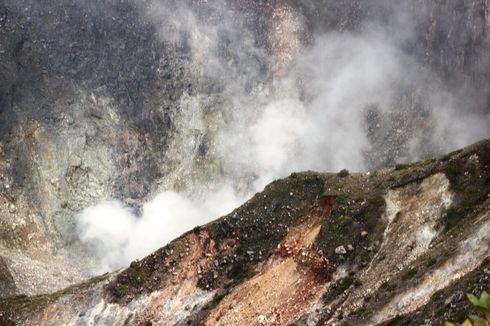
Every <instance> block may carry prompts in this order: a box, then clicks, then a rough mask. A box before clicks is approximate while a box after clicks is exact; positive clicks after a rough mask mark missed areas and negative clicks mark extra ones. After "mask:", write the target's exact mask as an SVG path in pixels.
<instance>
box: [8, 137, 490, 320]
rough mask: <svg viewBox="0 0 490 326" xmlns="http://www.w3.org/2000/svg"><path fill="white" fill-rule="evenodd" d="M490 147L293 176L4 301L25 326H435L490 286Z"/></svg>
mask: <svg viewBox="0 0 490 326" xmlns="http://www.w3.org/2000/svg"><path fill="white" fill-rule="evenodd" d="M489 153H490V142H489V141H488V140H487V141H483V142H480V143H477V144H475V145H473V146H471V147H468V148H467V149H465V150H462V151H457V152H455V153H451V154H449V155H446V156H444V157H442V158H439V159H431V160H427V161H421V162H418V163H414V164H408V165H398V166H397V167H396V168H393V169H384V170H380V171H371V172H368V173H362V174H359V173H358V174H350V175H346V174H322V173H313V172H308V173H297V174H292V175H291V176H289V177H288V178H286V179H282V180H278V181H275V182H273V183H271V184H270V185H268V186H267V187H266V188H265V190H264V191H263V192H261V193H258V194H256V195H255V196H254V197H253V198H252V199H251V200H250V201H248V202H247V203H245V204H244V205H243V206H241V207H239V208H237V209H236V210H235V211H233V212H232V213H231V214H229V215H227V216H225V217H223V218H220V219H218V220H216V221H214V222H212V223H210V224H207V225H204V226H200V227H196V228H195V229H194V230H192V231H189V232H187V233H186V234H184V235H182V236H181V237H180V238H178V239H176V240H174V241H173V242H171V243H170V244H169V245H168V246H166V247H163V248H162V249H160V250H158V251H156V252H154V253H152V254H151V255H149V256H148V257H146V258H144V259H143V260H141V261H135V262H133V263H131V266H130V267H129V268H127V269H125V270H123V271H121V272H118V273H113V274H106V275H103V276H101V277H98V278H94V279H92V280H90V281H88V282H86V283H83V284H80V285H77V286H73V287H70V288H67V289H65V290H62V291H59V292H56V293H53V294H49V295H40V296H34V297H26V296H17V297H8V298H5V299H0V310H1V311H2V312H3V314H2V316H3V317H2V318H4V322H6V323H9V322H10V323H12V322H15V323H19V324H28V325H61V324H72V325H91V324H96V325H109V324H110V325H123V324H131V325H150V324H152V325H169V324H171V325H194V324H206V325H289V324H292V323H293V324H297V325H316V324H322V325H344V324H345V325H415V324H417V325H418V324H425V325H440V324H442V323H443V321H444V320H445V319H452V320H458V319H461V318H462V317H464V316H465V315H467V314H468V313H469V312H470V311H471V309H470V307H468V305H467V304H466V302H465V299H464V296H463V293H466V292H473V293H478V292H481V291H482V290H483V289H485V288H486V287H488V284H489V278H490V275H489V267H490V265H489V264H490V263H489V259H490V258H489V257H490V247H489V244H490V238H489V237H490V215H489V211H490V210H489V208H490V207H489V204H490V201H489V200H490V199H489V194H490V169H489V164H490V156H489Z"/></svg>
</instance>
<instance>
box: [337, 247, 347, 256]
mask: <svg viewBox="0 0 490 326" xmlns="http://www.w3.org/2000/svg"><path fill="white" fill-rule="evenodd" d="M335 253H336V254H337V255H345V254H346V253H347V250H345V247H344V246H339V247H337V248H335Z"/></svg>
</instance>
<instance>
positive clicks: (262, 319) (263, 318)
mask: <svg viewBox="0 0 490 326" xmlns="http://www.w3.org/2000/svg"><path fill="white" fill-rule="evenodd" d="M257 319H258V321H259V323H260V324H262V325H265V316H264V315H260V316H259V317H258V318H257Z"/></svg>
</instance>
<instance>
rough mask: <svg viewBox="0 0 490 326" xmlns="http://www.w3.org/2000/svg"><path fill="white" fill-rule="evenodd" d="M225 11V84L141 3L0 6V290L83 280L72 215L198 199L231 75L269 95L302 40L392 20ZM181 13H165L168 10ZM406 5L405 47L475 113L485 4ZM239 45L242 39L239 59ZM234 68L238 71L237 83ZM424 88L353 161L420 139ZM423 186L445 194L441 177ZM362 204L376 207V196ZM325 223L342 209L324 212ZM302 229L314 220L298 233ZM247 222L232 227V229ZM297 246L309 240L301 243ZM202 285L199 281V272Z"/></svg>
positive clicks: (482, 81)
mask: <svg viewBox="0 0 490 326" xmlns="http://www.w3.org/2000/svg"><path fill="white" fill-rule="evenodd" d="M225 2H226V4H227V6H229V7H227V8H231V9H232V11H234V12H237V13H239V16H240V17H242V18H243V17H245V18H243V22H241V23H240V24H239V27H240V30H239V34H240V38H238V41H236V40H235V43H237V44H235V43H233V42H234V40H233V38H232V37H231V36H230V35H228V34H226V33H225V36H223V38H222V39H220V41H219V42H218V43H219V56H218V58H219V60H218V61H219V62H218V63H219V64H223V66H226V65H225V64H224V63H226V64H227V65H228V64H229V66H230V67H231V68H229V70H224V73H223V75H228V74H229V75H230V76H231V77H229V78H221V76H218V77H219V78H218V77H217V76H215V75H214V74H213V73H211V72H210V71H209V69H208V68H209V67H208V65H209V64H208V62H206V60H205V59H203V58H202V55H203V54H202V52H205V51H204V50H203V49H204V48H205V47H204V43H205V42H200V41H199V42H192V40H193V37H194V39H195V38H196V37H197V36H199V35H200V34H199V31H196V30H191V32H189V33H187V32H188V31H186V33H181V34H178V35H177V36H178V37H176V38H169V37H168V35H167V34H166V31H171V30H172V28H173V25H172V22H168V23H167V21H166V20H164V22H161V21H157V22H155V21H154V20H153V19H152V17H151V14H149V12H150V13H151V11H152V9H153V8H155V7H151V5H152V4H155V3H157V2H155V1H153V2H152V1H147V2H144V4H143V5H142V4H141V3H143V2H136V1H128V0H105V1H102V0H90V1H74V0H63V1H57V0H48V1H43V2H42V4H41V3H39V2H37V1H32V0H15V1H14V0H0V67H1V69H0V261H1V263H0V275H5V277H2V282H4V283H1V284H0V293H1V294H12V293H14V292H15V293H17V294H28V295H32V294H38V293H49V292H52V291H54V290H58V289H62V288H65V287H66V286H68V285H70V284H75V283H78V282H80V281H81V280H84V279H87V278H89V277H90V276H93V271H94V267H96V262H94V258H93V253H92V252H91V251H90V248H86V247H85V246H83V245H82V244H81V243H80V242H79V241H78V233H77V231H76V216H77V214H78V213H79V212H80V211H81V210H82V209H83V208H85V207H87V206H91V205H93V204H96V203H97V202H99V201H101V200H105V199H110V198H119V199H121V200H122V201H123V202H124V203H125V204H127V205H128V206H130V207H134V208H135V209H136V210H137V209H138V208H139V207H140V206H141V205H142V203H143V202H145V200H147V199H148V198H151V196H152V195H154V194H155V193H158V192H159V191H161V190H168V189H175V190H179V191H188V192H191V193H192V192H193V191H196V192H199V191H204V190H202V189H198V190H196V189H195V188H196V187H195V185H196V184H197V185H200V184H204V186H203V187H202V188H204V189H206V188H207V187H209V188H212V187H213V186H214V185H213V182H216V183H218V182H219V180H221V179H222V178H223V170H226V169H225V167H224V164H223V162H222V161H221V160H220V158H219V157H217V156H218V155H217V154H216V149H215V147H216V142H217V140H216V139H215V138H216V133H217V130H219V128H220V127H221V126H223V125H225V124H226V123H227V122H228V121H226V116H227V114H230V113H229V110H228V109H229V108H234V105H235V103H234V100H235V99H234V98H233V95H234V93H233V92H231V91H230V89H229V88H227V86H228V83H229V82H230V80H232V79H233V80H234V79H237V80H239V83H240V86H242V87H243V88H244V89H246V90H247V95H249V96H250V97H252V98H253V97H254V96H255V94H256V93H255V92H258V91H257V89H259V90H260V89H262V88H271V89H273V88H274V87H275V86H274V85H273V82H271V80H272V81H274V80H275V79H278V76H280V75H281V74H283V73H284V71H285V70H286V71H287V64H288V63H289V62H291V61H293V59H294V57H295V56H296V55H297V54H298V53H299V52H300V50H301V49H303V48H306V47H308V46H309V45H310V44H311V43H312V42H313V40H314V36H315V35H316V33H319V32H321V33H326V32H330V31H338V32H346V31H358V30H360V29H362V28H364V27H363V26H364V23H365V22H366V21H374V22H378V23H379V22H384V21H385V20H386V19H388V20H390V19H391V20H392V19H394V18H393V17H396V16H391V13H390V8H391V5H390V2H389V1H355V0H352V1H337V0H335V1H333V0H328V1H304V2H301V4H298V2H297V1H225ZM179 3H181V2H180V1H166V2H165V5H167V6H168V8H172V9H173V8H177V7H178V6H179ZM404 3H406V1H400V5H402V6H405V7H404V9H405V10H406V11H407V12H413V13H416V17H418V20H419V21H416V22H415V23H414V25H415V26H416V27H417V28H416V29H415V32H414V33H415V34H416V37H415V38H414V39H411V40H410V42H408V43H407V44H404V46H403V48H404V49H405V50H406V51H407V52H408V53H410V54H413V55H414V56H415V57H416V58H417V60H418V61H420V63H421V65H422V67H423V68H424V69H427V70H431V71H434V73H435V74H436V75H437V76H438V77H439V78H440V79H441V80H443V81H444V83H446V82H447V83H448V84H449V85H450V87H451V88H450V90H451V91H455V90H456V89H458V90H461V89H465V90H467V89H469V90H471V93H470V95H469V96H468V97H465V98H464V99H468V98H471V101H464V103H457V106H458V107H459V106H460V107H461V108H465V110H468V112H484V113H486V114H488V108H489V103H490V102H489V101H490V95H489V94H490V93H489V89H490V87H489V84H488V83H489V80H490V77H489V75H488V74H489V72H490V66H489V64H490V61H489V59H488V55H487V54H488V51H489V42H490V41H489V40H490V38H489V28H490V27H489V26H490V23H489V22H490V20H489V10H490V9H489V6H490V5H489V2H488V1H487V0H471V1H464V3H463V2H461V1H456V0H455V1H410V2H408V4H404ZM186 4H187V5H188V6H189V7H190V8H192V10H193V11H194V12H195V16H196V17H197V18H198V20H201V21H205V22H206V23H208V24H210V25H212V24H214V23H215V22H216V21H220V20H221V19H222V18H223V17H224V18H226V17H225V16H226V15H225V14H224V13H223V12H220V11H219V10H218V11H217V10H216V4H218V5H220V4H221V2H219V1H197V0H193V1H190V0H189V1H186ZM169 11H171V10H169ZM210 13H211V14H210ZM420 13H422V14H420ZM419 14H420V15H419ZM223 20H225V19H223ZM162 34H164V35H162ZM197 39H198V40H201V39H202V38H198V37H197ZM242 44H249V45H250V44H252V45H253V47H252V48H253V51H250V50H249V49H248V47H245V46H243V45H242ZM257 49H258V50H260V51H256V50H257ZM243 62H246V63H247V65H245V66H250V67H252V68H253V69H252V70H253V72H252V73H250V72H246V73H245V71H244V70H243V67H244V65H243ZM251 62H256V64H253V65H252V64H250V65H248V63H251ZM257 62H258V63H257ZM285 67H286V68H285ZM242 75H245V76H246V78H244V80H241V79H240V78H239V77H240V76H242ZM271 85H272V86H271ZM412 86H413V85H412ZM425 86H426V85H425V84H424V85H419V86H418V87H415V86H413V87H414V89H408V90H407V89H403V90H401V91H400V94H399V101H398V102H397V103H396V105H395V106H396V107H400V108H401V110H396V111H394V112H390V113H388V114H384V113H383V112H379V111H378V110H376V108H373V110H370V112H369V113H368V114H367V115H366V120H367V122H366V125H365V126H366V134H367V136H368V138H369V139H370V145H369V146H368V148H366V151H365V154H366V155H365V156H366V165H367V166H370V167H372V168H382V167H387V166H389V165H393V164H395V162H398V161H400V160H404V159H406V158H407V156H408V154H407V153H408V152H409V150H410V147H411V146H412V145H413V144H412V143H411V139H412V138H411V135H413V134H417V135H420V134H422V135H424V137H425V138H424V137H422V139H424V140H427V139H428V138H430V137H429V136H430V132H431V130H430V125H431V120H430V119H429V118H428V116H427V114H428V113H427V111H428V110H426V106H425V105H428V104H427V103H423V101H422V100H421V98H423V95H420V94H421V93H424V94H425V93H431V92H432V91H434V89H432V88H428V89H425ZM306 93H307V92H306ZM280 95H281V94H280ZM306 95H308V94H306ZM238 109H239V108H238ZM238 109H237V110H238ZM432 119H434V117H432ZM203 121H204V122H205V123H203ZM407 122H408V123H407ZM421 144H422V145H420V144H419V145H420V146H419V147H423V148H419V149H420V153H422V154H421V156H427V155H432V154H434V153H436V152H439V151H440V148H439V147H438V146H437V145H434V144H432V143H431V142H430V141H427V142H423V141H422V142H421ZM410 171H414V170H410ZM397 173H398V174H400V177H404V178H409V177H410V176H403V171H399V172H396V173H395V174H397ZM301 176H302V175H301ZM239 177H242V178H243V179H247V178H249V179H250V178H253V177H254V176H246V177H243V176H242V175H239ZM316 177H318V178H320V179H321V180H323V179H325V178H327V176H325V175H322V174H318V175H317V176H315V177H313V178H316ZM304 178H305V177H304V176H302V177H301V178H300V179H301V180H305V179H304ZM328 178H330V177H328ZM331 178H334V177H333V176H331ZM293 179H294V178H293ZM375 179H376V178H375ZM375 179H373V180H375ZM210 180H211V181H210ZM315 180H316V179H315ZM345 180H348V179H345ZM345 180H344V179H339V180H337V181H332V182H339V183H342V182H344V181H345ZM436 181H437V182H441V183H442V184H443V185H444V182H443V181H444V180H442V181H441V180H439V181H438V180H435V181H433V182H436ZM302 182H303V181H302ZM311 182H312V185H309V186H308V187H307V188H308V189H310V187H311V189H314V190H312V191H313V193H312V194H311V196H313V197H311V198H310V197H308V198H305V200H306V202H305V203H304V205H305V207H306V209H307V210H309V209H310V208H311V206H312V203H311V202H310V201H311V200H313V199H312V198H316V195H318V194H319V192H321V191H320V190H319V188H318V189H317V188H315V187H317V186H318V185H317V186H315V184H316V183H318V182H320V181H318V180H316V181H311ZM321 182H323V181H321ZM208 183H209V184H208ZM244 183H247V185H248V183H250V182H249V180H248V179H247V180H246V181H245V182H244ZM293 184H294V182H293ZM240 186H241V185H240ZM340 186H341V184H339V187H340ZM288 187H290V186H289V185H288ZM332 189H334V188H332ZM298 191H299V190H298ZM287 193H288V192H287ZM287 193H286V194H287ZM293 193H296V191H294V189H293ZM283 195H284V194H283ZM336 195H339V194H336ZM304 196H306V194H305V195H304ZM392 196H393V201H394V202H396V201H399V200H401V199H400V198H404V197H405V196H411V194H410V192H409V190H407V191H405V192H402V193H395V194H393V195H392ZM292 198H297V197H296V195H295V196H293V197H292ZM341 198H343V197H342V196H341ZM308 200H309V201H308ZM372 200H373V201H374V202H375V203H377V204H379V203H384V202H385V201H384V200H383V199H382V198H380V195H379V194H377V195H376V196H374V197H373V198H372ZM377 204H376V205H372V206H376V207H377V206H378V205H377ZM270 205H272V206H274V205H275V204H273V202H271V204H270ZM296 205H297V206H296ZM393 205H395V204H393ZM290 206H291V207H293V208H295V209H297V210H298V211H297V212H295V213H294V214H300V213H301V214H304V213H305V211H304V210H300V207H302V206H301V205H300V204H299V203H296V204H294V205H293V204H290ZM376 207H371V206H370V208H369V209H370V210H371V211H372V213H371V214H374V215H379V211H377V209H379V210H381V208H376ZM361 208H362V207H361ZM361 208H359V209H361ZM277 209H278V210H279V211H278V213H277V212H276V213H274V216H281V218H283V216H288V217H284V218H285V219H286V220H285V221H283V220H281V221H280V222H277V223H276V221H275V220H271V221H270V223H271V224H270V229H269V230H270V232H271V234H270V236H273V235H274V234H275V233H274V232H273V230H276V229H277V230H279V231H280V232H279V233H280V234H281V237H282V236H284V234H285V232H286V231H285V230H286V228H287V226H291V225H290V224H291V223H293V222H292V221H293V220H295V218H294V217H295V216H296V215H294V214H293V213H291V212H290V213H291V214H292V215H291V217H289V215H287V214H288V213H287V212H286V211H282V209H283V208H282V207H279V208H277ZM302 209H304V208H302ZM268 214H269V213H268ZM270 214H272V213H270ZM301 214H300V215H301ZM332 214H341V213H340V212H337V211H336V210H335V209H334V210H333V211H332ZM289 218H291V220H289ZM315 221H316V220H315V218H314V217H313V220H312V222H311V223H313V224H315V223H316V222H315ZM220 223H224V224H223V225H221V224H219V225H220V228H217V227H216V228H212V229H210V231H209V232H211V233H210V234H209V235H203V237H207V236H209V237H211V239H215V240H214V241H216V239H224V238H226V237H227V236H228V235H227V232H231V231H230V229H229V228H227V227H226V223H225V222H220ZM247 223H248V222H247ZM216 225H218V224H216ZM261 227H262V226H258V225H256V224H254V223H251V222H249V224H246V223H245V224H244V225H243V228H245V229H244V230H245V231H243V232H245V233H253V232H252V230H254V228H261ZM369 227H370V228H373V232H372V234H377V235H376V236H378V237H380V233H377V232H374V229H376V228H381V225H378V223H375V225H371V226H369ZM369 231H371V230H369ZM213 232H214V233H213ZM328 232H330V231H327V229H326V228H325V227H324V228H322V229H321V231H320V235H321V236H320V238H322V239H323V238H324V239H330V238H336V236H334V235H332V234H329V233H328ZM347 234H349V233H347ZM373 236H375V235H373ZM292 238H293V239H294V235H292ZM310 240H311V239H310ZM194 241H197V240H195V239H194ZM264 241H265V240H264ZM278 241H279V240H277V241H274V242H267V241H265V242H260V241H259V242H256V243H255V244H254V242H253V241H251V242H250V244H247V245H246V246H245V247H244V248H243V249H244V250H245V251H244V252H246V251H253V252H254V253H255V252H257V251H262V252H263V254H262V258H260V259H265V257H266V256H267V254H266V253H269V254H270V252H271V250H272V249H271V248H275V246H276V245H277V242H278ZM291 241H293V240H291ZM295 241H296V240H295ZM297 241H298V242H300V243H302V244H303V245H304V246H307V245H308V244H309V242H308V241H309V240H308V239H297ZM305 241H306V242H305ZM378 241H380V239H378ZM407 241H408V240H407ZM241 242H243V241H241ZM244 245H245V244H244ZM317 245H318V246H319V248H321V249H322V250H324V251H325V252H328V253H329V255H330V254H331V251H332V250H333V249H332V248H333V247H332V246H328V248H329V249H328V248H327V246H326V243H324V242H318V244H317ZM344 245H345V244H344ZM247 246H250V248H249V247H247ZM261 246H264V247H263V248H262V247H261ZM334 257H336V256H334ZM334 257H328V258H329V259H334ZM283 258H285V257H283ZM253 259H259V258H258V257H255V256H254V257H253ZM335 259H336V258H335ZM358 259H360V258H358ZM290 263H291V262H290ZM247 266H248V265H247ZM237 272H239V271H237ZM206 275H207V277H204V279H207V278H210V275H211V274H209V273H208V274H206ZM213 277H214V274H213ZM3 280H5V281H3ZM211 281H212V280H210V282H211ZM203 282H204V281H203ZM322 282H324V281H322ZM157 283H158V282H157ZM211 283H212V282H211ZM321 284H323V283H321ZM157 285H158V284H157ZM114 291H116V292H115V293H117V291H119V290H117V287H115V290H114ZM123 292H124V291H123ZM196 300H197V299H196Z"/></svg>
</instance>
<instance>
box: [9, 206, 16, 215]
mask: <svg viewBox="0 0 490 326" xmlns="http://www.w3.org/2000/svg"><path fill="white" fill-rule="evenodd" d="M9 212H10V213H11V214H14V213H15V212H17V207H15V205H14V204H10V206H9Z"/></svg>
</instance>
